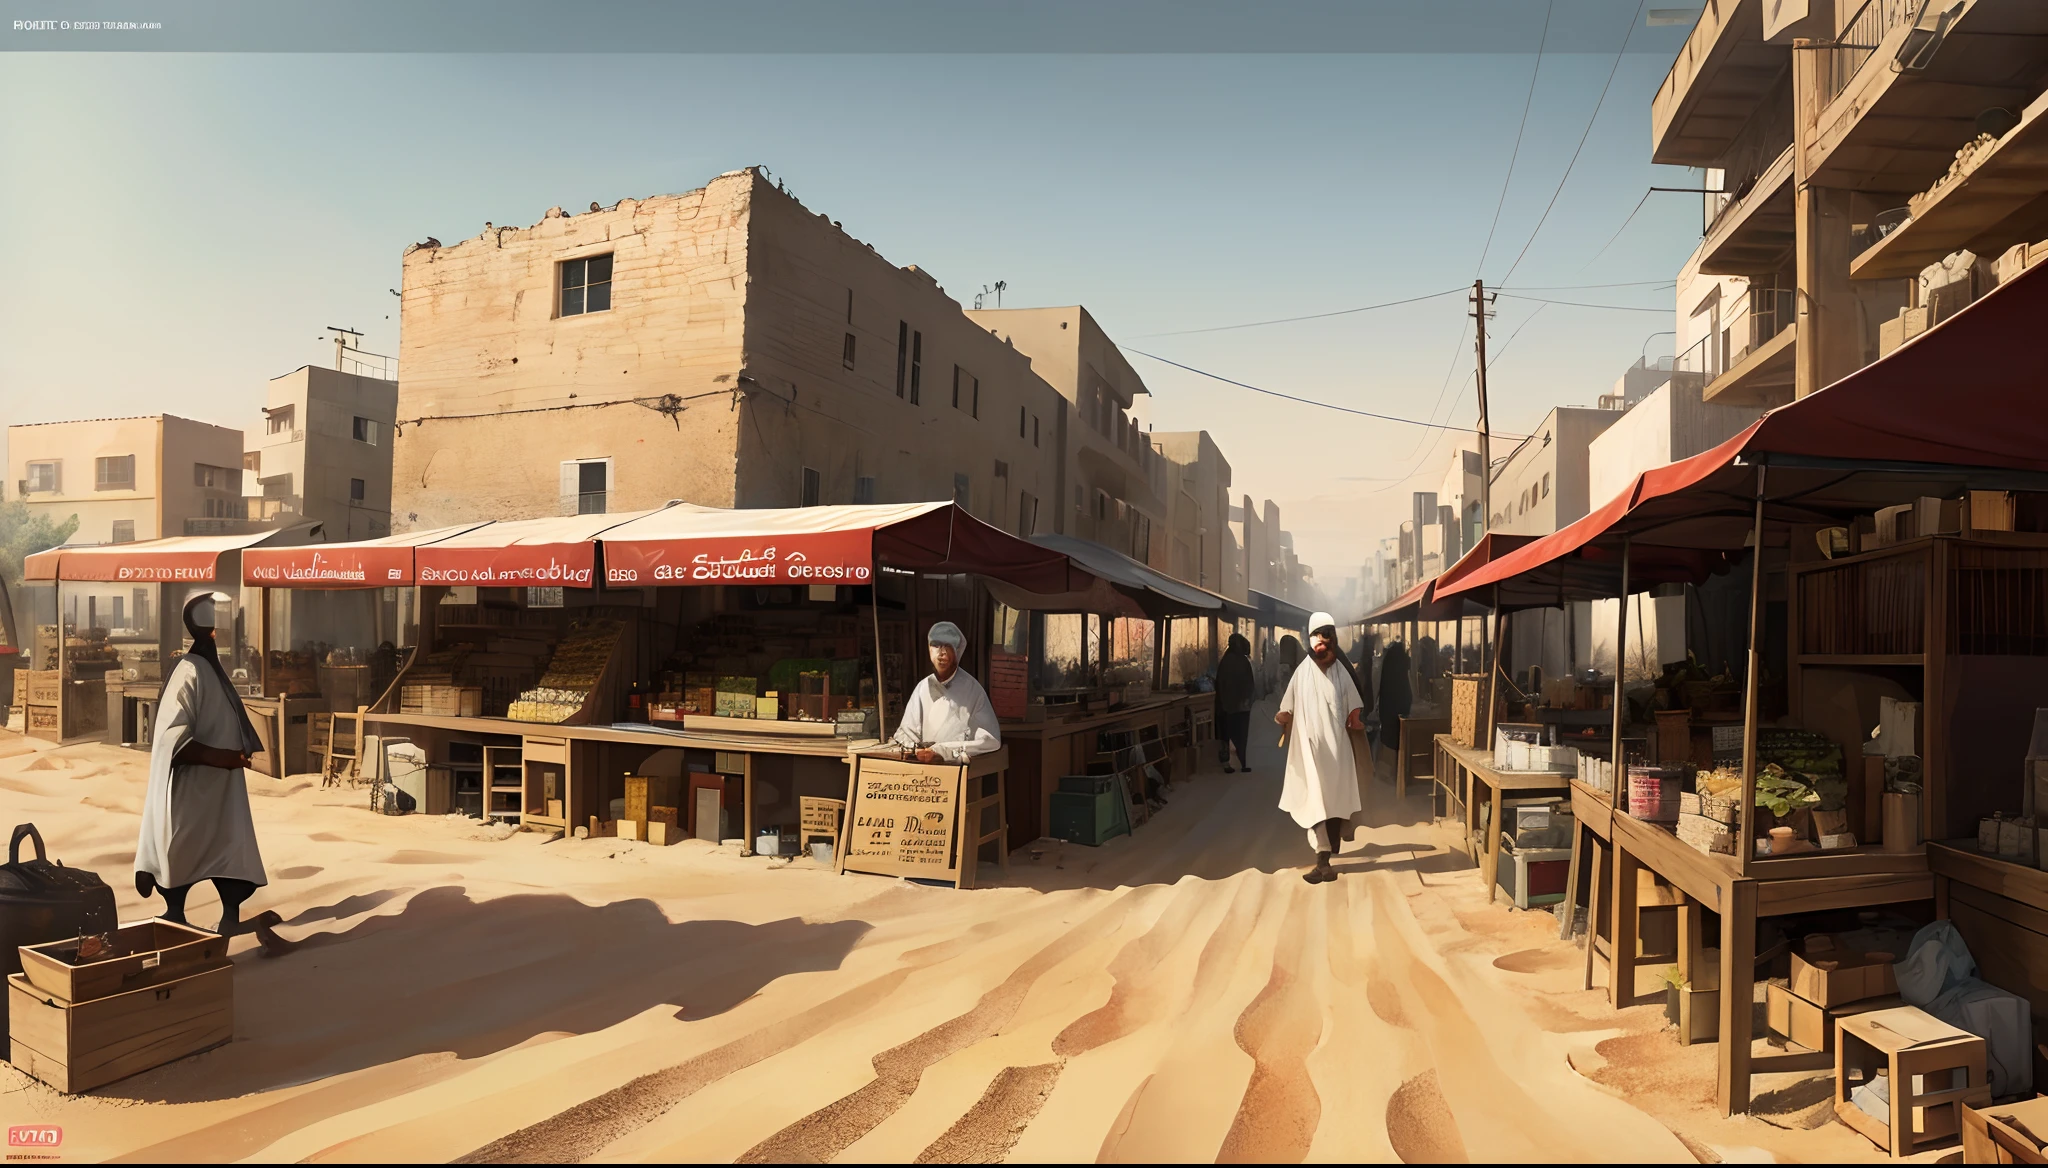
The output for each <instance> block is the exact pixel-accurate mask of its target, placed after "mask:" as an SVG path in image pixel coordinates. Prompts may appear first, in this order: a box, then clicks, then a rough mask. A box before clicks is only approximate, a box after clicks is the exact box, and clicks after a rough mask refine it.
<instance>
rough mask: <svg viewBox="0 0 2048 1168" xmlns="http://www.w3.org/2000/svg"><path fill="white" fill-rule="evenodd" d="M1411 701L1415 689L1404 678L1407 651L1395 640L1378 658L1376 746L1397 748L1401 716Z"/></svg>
mask: <svg viewBox="0 0 2048 1168" xmlns="http://www.w3.org/2000/svg"><path fill="white" fill-rule="evenodd" d="M1414 702H1415V690H1414V687H1413V685H1412V684H1411V683H1410V681H1409V677H1408V650H1407V648H1406V647H1405V646H1403V645H1402V644H1401V642H1399V641H1395V642H1394V643H1393V644H1390V645H1388V646H1387V653H1386V656H1384V657H1382V658H1381V659H1380V745H1381V746H1386V747H1393V748H1399V746H1400V743H1401V719H1402V718H1405V717H1407V716H1408V710H1409V708H1410V707H1411V706H1413V705H1414Z"/></svg>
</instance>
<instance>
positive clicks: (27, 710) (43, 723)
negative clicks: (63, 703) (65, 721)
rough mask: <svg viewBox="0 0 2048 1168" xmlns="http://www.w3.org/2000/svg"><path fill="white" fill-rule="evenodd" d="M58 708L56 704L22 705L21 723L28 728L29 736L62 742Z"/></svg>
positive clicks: (62, 733) (61, 726) (62, 734)
mask: <svg viewBox="0 0 2048 1168" xmlns="http://www.w3.org/2000/svg"><path fill="white" fill-rule="evenodd" d="M59 708H60V707H57V706H38V705H26V706H23V707H22V724H23V726H24V727H25V728H26V729H27V730H28V734H29V737H31V738H41V739H45V740H47V741H50V742H62V741H63V740H64V729H63V725H62V723H61V721H60V719H59V718H58V711H59Z"/></svg>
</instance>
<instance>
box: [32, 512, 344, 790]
mask: <svg viewBox="0 0 2048 1168" xmlns="http://www.w3.org/2000/svg"><path fill="white" fill-rule="evenodd" d="M318 535H319V525H318V524H305V525H300V526H296V527H288V528H279V529H273V530H269V531H260V532H251V533H247V534H243V535H220V536H177V537H172V538H167V539H155V540H144V541H141V542H136V543H120V544H105V545H98V546H92V547H61V548H53V549H51V550H49V551H46V552H38V553H37V554H35V555H32V556H29V557H28V559H27V560H26V562H25V564H24V566H23V576H24V580H25V584H24V587H23V596H22V598H21V599H22V605H23V608H24V609H25V611H26V612H27V613H29V614H30V616H29V619H30V625H31V631H30V634H29V635H28V636H27V637H26V638H25V640H27V641H28V642H29V643H28V645H27V649H28V653H27V657H28V660H27V661H25V662H24V663H23V664H24V665H25V666H26V668H25V669H24V671H23V672H24V675H23V676H21V677H19V678H18V679H17V684H16V687H15V691H16V695H17V700H19V701H20V702H22V704H23V714H24V725H25V726H26V727H27V730H28V732H29V733H30V734H33V735H35V736H37V737H41V738H47V739H50V740H52V741H65V742H69V741H81V740H87V741H89V740H97V739H106V740H109V741H114V742H120V743H129V744H134V745H137V746H144V747H146V746H147V745H148V743H149V738H150V733H149V732H150V722H151V718H152V717H153V715H154V707H155V702H156V698H157V695H158V693H159V692H160V691H161V690H162V688H163V677H164V671H165V670H166V669H168V668H169V666H170V663H171V662H172V661H174V660H176V658H177V657H178V656H180V655H181V654H183V652H184V646H185V630H184V628H183V627H182V626H181V625H180V624H179V623H178V620H177V614H178V612H179V611H180V610H181V609H182V608H183V606H184V603H185V599H186V597H187V596H188V595H190V594H191V593H193V592H197V591H213V590H215V589H217V588H219V587H221V586H222V585H223V584H226V585H228V586H229V587H230V588H232V587H233V585H232V582H233V581H235V580H236V579H237V578H238V577H239V576H240V572H241V558H242V556H243V555H244V553H245V551H246V550H247V549H252V548H258V547H278V546H288V545H293V544H302V543H306V542H308V541H310V540H313V539H316V538H318ZM254 599H255V593H254V592H253V591H251V590H248V589H241V590H239V595H238V596H236V599H235V600H234V601H233V602H232V603H231V604H229V605H228V606H226V611H224V612H223V613H222V614H221V618H222V619H221V635H220V654H221V664H222V665H223V666H225V667H226V668H227V670H228V674H229V676H230V677H231V678H233V679H234V681H235V683H236V684H237V685H238V686H239V687H241V688H242V689H243V691H244V692H245V694H254V692H255V691H256V678H257V675H258V673H259V672H260V665H259V663H258V655H257V652H256V648H255V646H256V643H257V638H258V636H259V633H260V625H261V623H262V618H261V616H260V615H257V614H258V613H260V608H259V607H258V606H256V605H255V604H254ZM271 741H272V740H271V739H265V742H266V745H268V744H269V743H270V742H271ZM266 753H267V751H266Z"/></svg>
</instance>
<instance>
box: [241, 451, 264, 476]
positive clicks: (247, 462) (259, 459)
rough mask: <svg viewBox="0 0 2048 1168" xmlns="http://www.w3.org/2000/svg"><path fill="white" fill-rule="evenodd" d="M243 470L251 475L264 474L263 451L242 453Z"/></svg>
mask: <svg viewBox="0 0 2048 1168" xmlns="http://www.w3.org/2000/svg"><path fill="white" fill-rule="evenodd" d="M242 470H243V471H245V472H247V473H249V474H253V475H260V474H262V473H263V452H262V451H261V450H245V451H243V452H242Z"/></svg>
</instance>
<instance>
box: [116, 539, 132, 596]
mask: <svg viewBox="0 0 2048 1168" xmlns="http://www.w3.org/2000/svg"><path fill="white" fill-rule="evenodd" d="M114 542H115V543H134V542H135V521H134V520H133V519H116V520H114ZM114 603H115V604H119V603H121V599H120V597H115V598H114Z"/></svg>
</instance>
